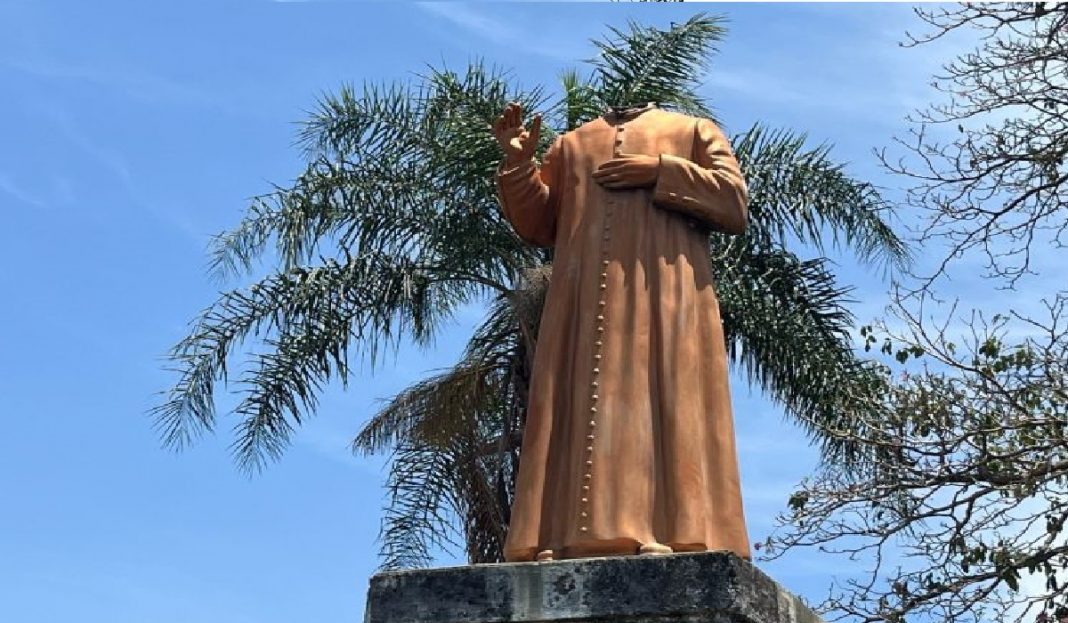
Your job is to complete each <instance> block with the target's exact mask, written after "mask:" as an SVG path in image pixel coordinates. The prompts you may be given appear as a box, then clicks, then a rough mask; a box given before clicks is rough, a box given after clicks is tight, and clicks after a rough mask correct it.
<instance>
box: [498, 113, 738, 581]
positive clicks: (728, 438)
mask: <svg viewBox="0 0 1068 623" xmlns="http://www.w3.org/2000/svg"><path fill="white" fill-rule="evenodd" d="M620 153H628V154H649V155H654V156H659V157H660V168H659V175H658V180H657V182H656V185H655V186H654V187H650V188H641V189H629V190H608V189H605V188H603V187H602V186H600V185H599V184H597V183H596V182H594V181H593V179H592V178H591V176H590V175H591V173H593V171H595V170H596V169H597V167H598V166H600V165H601V164H602V163H604V162H605V161H607V160H609V159H610V158H611V157H612V156H613V155H615V154H620ZM497 185H498V193H499V198H500V201H501V207H502V209H503V212H504V214H505V216H506V217H507V218H508V220H509V221H510V222H511V223H512V225H513V227H514V228H515V230H516V232H517V233H518V234H519V235H520V236H521V237H522V238H523V239H525V240H526V241H528V242H530V243H532V244H535V245H539V246H554V247H555V250H554V259H553V273H552V280H551V282H550V285H549V290H548V293H547V295H546V301H545V308H544V311H543V313H542V318H541V326H540V328H539V331H538V343H537V349H536V352H535V356H534V369H533V372H532V378H531V387H530V404H529V408H528V412H527V420H526V425H525V430H524V436H523V445H522V448H521V458H520V464H519V473H518V475H517V481H516V493H515V502H514V505H513V507H512V517H511V523H510V525H509V530H508V537H507V540H506V542H505V559H506V560H508V561H525V560H532V559H533V558H534V557H535V555H536V554H537V553H538V552H540V551H542V550H546V549H548V550H553V551H554V555H555V557H556V558H576V557H586V556H599V555H616V554H633V553H636V552H637V550H638V549H639V547H641V546H642V545H644V544H647V543H661V544H665V545H669V546H671V547H672V548H674V550H675V551H703V550H730V551H732V552H734V553H736V554H738V555H740V556H742V557H745V558H748V557H749V542H748V538H747V536H746V529H745V519H744V516H743V513H742V501H741V490H740V486H739V475H738V460H737V456H736V453H735V441H734V429H733V421H732V416H731V403H730V392H729V389H728V384H727V357H726V350H725V348H724V343H723V327H722V323H721V322H720V315H719V304H718V302H717V299H716V294H715V291H714V289H713V283H712V270H711V260H710V257H709V248H708V234H707V230H708V229H717V230H720V231H725V232H729V233H740V232H741V231H743V230H744V228H745V223H746V190H745V182H744V180H743V178H742V175H741V172H740V170H739V167H738V162H737V160H736V159H735V158H734V155H733V153H732V151H731V149H730V146H729V144H728V142H727V140H726V138H725V137H724V136H723V133H722V132H721V131H720V130H719V128H717V127H716V125H715V124H714V123H712V122H711V121H708V120H705V119H696V118H694V117H690V116H686V115H683V114H679V113H675V112H670V111H666V110H661V109H659V108H656V107H655V106H652V105H650V106H647V107H644V108H640V109H632V110H631V111H629V112H627V113H622V114H616V113H607V114H606V115H605V116H603V117H600V118H598V119H596V120H594V121H590V122H588V123H586V124H585V125H583V126H581V127H579V128H578V129H576V130H574V131H571V132H568V133H566V134H564V135H562V136H560V137H559V138H558V139H557V140H556V142H555V143H554V144H553V145H552V147H551V148H550V149H549V150H548V152H547V153H546V154H545V157H544V158H543V162H542V164H541V167H540V169H539V167H538V166H537V165H536V163H534V162H533V161H531V162H529V163H524V164H522V165H520V166H517V167H514V168H512V169H508V170H505V169H504V168H503V165H502V169H501V170H499V171H498V175H497Z"/></svg>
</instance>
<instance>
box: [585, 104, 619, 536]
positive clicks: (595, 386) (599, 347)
mask: <svg viewBox="0 0 1068 623" xmlns="http://www.w3.org/2000/svg"><path fill="white" fill-rule="evenodd" d="M622 132H623V126H622V125H619V126H617V127H616V139H615V146H614V147H613V150H612V155H613V156H619V155H620V154H621V153H622V144H623V136H622V134H621V133H622ZM614 205H615V199H614V198H613V197H612V196H611V195H609V198H608V201H607V202H606V204H605V210H604V227H603V230H602V236H601V242H602V244H601V275H600V280H599V284H598V287H599V289H600V292H601V297H600V298H599V299H598V301H597V317H596V323H595V327H594V328H595V330H596V331H597V339H596V340H595V341H594V343H593V345H594V347H595V348H594V354H593V370H592V373H591V379H592V380H591V381H590V425H589V431H588V433H587V435H586V442H587V443H586V473H585V474H584V475H583V483H582V498H581V500H580V501H581V504H580V505H579V508H580V510H579V518H580V525H579V530H580V531H581V532H589V525H588V521H589V517H590V513H589V503H590V482H591V481H592V480H593V440H594V438H595V435H594V431H595V430H596V428H597V404H598V401H599V400H600V395H599V394H598V391H599V388H600V382H599V380H598V379H599V377H600V374H601V359H602V357H603V355H604V353H603V349H604V323H605V318H604V308H605V307H606V306H607V304H608V303H607V301H606V300H605V294H606V291H607V290H608V266H609V263H610V261H609V259H608V243H609V242H610V241H611V237H612V208H613V207H614Z"/></svg>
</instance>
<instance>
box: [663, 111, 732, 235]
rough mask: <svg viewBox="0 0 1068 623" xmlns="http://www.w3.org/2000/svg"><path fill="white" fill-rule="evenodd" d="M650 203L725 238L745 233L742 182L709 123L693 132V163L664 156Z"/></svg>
mask: <svg viewBox="0 0 1068 623" xmlns="http://www.w3.org/2000/svg"><path fill="white" fill-rule="evenodd" d="M653 202H654V203H655V204H656V205H658V206H660V207H661V208H665V209H668V210H674V211H676V212H679V213H681V214H685V215H686V216H689V217H691V218H694V219H697V220H699V221H701V222H703V223H706V224H707V225H709V226H711V227H712V228H713V229H716V230H719V231H723V232H726V233H728V234H740V233H742V232H743V231H745V226H746V221H747V219H748V209H747V202H748V195H747V192H746V187H745V178H743V177H742V172H741V169H740V167H739V166H738V160H737V159H735V157H734V153H733V152H732V151H731V148H730V145H729V144H728V142H727V137H725V136H724V135H723V132H721V131H720V129H719V128H717V127H716V125H715V124H714V123H712V122H711V121H708V120H705V119H700V120H698V121H697V124H696V126H695V128H694V153H693V159H692V160H688V159H686V158H679V157H678V156H671V155H668V154H664V155H661V156H660V172H659V175H658V177H657V182H656V187H655V188H654V194H653Z"/></svg>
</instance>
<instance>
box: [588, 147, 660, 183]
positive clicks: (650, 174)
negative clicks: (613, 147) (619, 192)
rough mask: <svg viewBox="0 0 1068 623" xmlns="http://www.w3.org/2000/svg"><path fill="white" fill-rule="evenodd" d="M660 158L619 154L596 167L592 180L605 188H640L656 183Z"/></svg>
mask: <svg viewBox="0 0 1068 623" xmlns="http://www.w3.org/2000/svg"><path fill="white" fill-rule="evenodd" d="M659 172H660V158H658V157H656V156H646V155H644V154H620V155H618V156H616V157H615V158H612V159H611V160H609V161H608V162H605V163H604V164H602V165H601V166H599V167H597V170H596V171H594V172H593V180H594V181H595V182H597V183H598V184H600V185H601V186H604V187H605V188H612V189H623V188H641V187H643V186H652V185H653V184H655V183H656V178H657V175H658V174H659Z"/></svg>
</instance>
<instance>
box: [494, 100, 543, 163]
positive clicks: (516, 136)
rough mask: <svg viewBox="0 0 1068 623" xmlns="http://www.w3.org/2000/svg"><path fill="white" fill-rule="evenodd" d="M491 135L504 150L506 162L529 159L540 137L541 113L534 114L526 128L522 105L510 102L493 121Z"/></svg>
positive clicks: (518, 161)
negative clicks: (528, 126) (528, 127)
mask: <svg viewBox="0 0 1068 623" xmlns="http://www.w3.org/2000/svg"><path fill="white" fill-rule="evenodd" d="M493 135H494V136H495V137H496V138H497V143H498V144H500V146H501V150H502V151H504V156H505V160H506V161H507V162H509V163H512V164H518V163H520V162H525V161H527V160H530V159H531V158H533V157H534V150H536V149H537V147H538V139H539V138H541V115H535V116H534V120H533V121H531V122H530V129H529V130H527V129H526V128H524V127H523V107H522V106H520V105H519V104H517V103H515V102H512V103H511V104H508V105H507V106H505V107H504V112H502V113H501V116H500V117H497V121H496V122H494V124H493Z"/></svg>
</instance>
